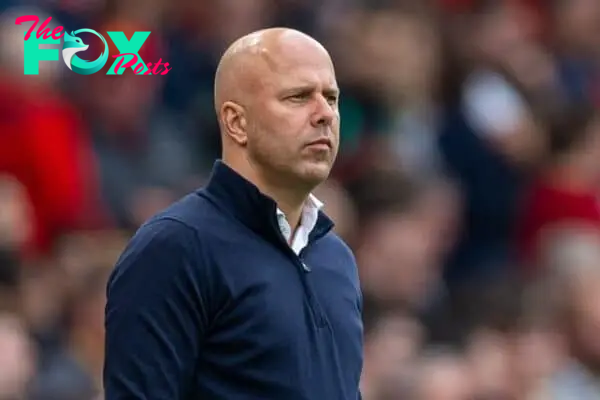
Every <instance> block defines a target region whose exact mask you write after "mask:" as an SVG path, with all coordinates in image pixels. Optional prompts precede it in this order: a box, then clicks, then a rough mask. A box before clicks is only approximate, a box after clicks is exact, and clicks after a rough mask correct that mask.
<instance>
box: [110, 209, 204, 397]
mask: <svg viewBox="0 0 600 400" xmlns="http://www.w3.org/2000/svg"><path fill="white" fill-rule="evenodd" d="M194 235H195V233H194V232H193V231H192V230H191V229H190V228H188V227H187V226H186V225H183V224H182V223H180V222H177V221H174V220H158V221H155V222H153V223H151V224H149V225H146V226H144V227H142V228H141V229H140V230H139V231H138V233H136V235H135V236H134V237H133V239H132V240H131V242H130V243H129V244H128V246H127V248H126V249H125V251H124V252H123V254H122V255H121V257H120V259H119V260H118V262H117V265H116V267H115V270H114V271H113V273H112V275H111V277H110V279H109V282H108V286H107V305H106V313H105V327H106V340H105V359H104V376H103V379H104V391H105V398H106V399H107V400H118V399H128V400H134V399H139V400H142V399H145V400H150V399H156V400H158V399H164V400H167V399H168V400H177V399H183V398H184V397H186V395H187V393H189V391H190V390H191V389H192V385H193V375H194V366H195V365H196V360H197V359H198V355H199V352H200V345H201V343H200V341H201V339H202V336H203V334H204V332H205V328H206V325H207V323H206V315H205V313H204V305H203V301H202V279H201V277H200V276H198V275H199V272H198V271H202V269H203V266H202V265H201V262H200V259H199V258H200V257H199V256H198V254H197V251H196V250H195V248H196V247H195V246H196V245H195V243H197V241H196V242H194V239H195V237H194Z"/></svg>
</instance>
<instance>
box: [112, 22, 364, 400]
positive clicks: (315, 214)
mask: <svg viewBox="0 0 600 400" xmlns="http://www.w3.org/2000/svg"><path fill="white" fill-rule="evenodd" d="M338 96H339V91H338V87H337V83H336V79H335V73H334V68H333V65H332V62H331V59H330V57H329V55H328V53H327V51H326V50H325V49H324V48H323V47H322V46H321V45H320V44H319V43H317V42H316V41H315V40H314V39H312V38H310V37H307V36H306V35H304V34H302V33H300V32H297V31H294V30H289V29H282V28H277V29H275V28H274V29H268V30H263V31H259V32H256V33H252V34H250V35H248V36H246V37H243V38H241V39H239V40H238V41H236V42H235V43H234V44H233V45H232V46H231V47H230V48H229V49H228V50H227V51H226V52H225V54H224V55H223V58H222V60H221V62H220V64H219V67H218V69H217V73H216V79H215V103H216V104H215V105H216V110H217V114H218V119H219V124H220V127H221V131H222V141H223V159H222V161H217V163H216V164H215V167H214V169H213V172H212V175H211V177H210V179H209V181H208V183H207V185H206V187H204V188H202V189H200V190H198V191H197V192H195V193H192V194H189V195H188V196H186V197H184V198H183V199H182V200H180V201H179V202H177V203H175V204H174V205H172V206H171V207H169V208H168V209H167V210H165V211H164V212H162V213H160V214H159V215H157V216H155V217H153V218H152V219H151V220H150V221H148V222H147V223H146V224H145V225H144V226H143V227H142V228H141V229H140V230H139V231H138V232H137V234H136V235H135V236H134V238H133V239H132V240H131V242H130V244H129V245H128V246H127V248H126V250H125V251H124V253H123V255H122V256H121V257H120V259H119V261H118V263H117V266H116V269H115V271H114V273H113V275H112V276H111V279H110V281H109V284H108V292H107V293H108V304H107V307H106V359H105V369H104V384H105V391H106V398H107V399H108V400H112V399H170V400H171V399H211V400H219V399H226V400H229V399H261V400H268V399H282V400H283V399H285V400H294V399H307V400H308V399H311V400H337V399H339V400H347V399H357V398H360V394H359V390H358V383H359V378H360V373H361V369H362V322H361V308H362V297H361V294H360V287H359V281H358V274H357V268H356V264H355V260H354V256H353V255H352V253H351V251H350V250H349V248H348V247H347V246H346V245H345V244H344V243H343V242H342V240H340V239H339V238H338V236H336V235H335V234H334V233H333V232H332V230H331V229H332V225H333V224H332V222H331V220H330V219H329V218H328V217H327V216H326V215H325V214H324V213H323V212H322V211H320V210H319V208H320V207H321V203H320V202H319V201H318V200H317V199H316V198H315V197H313V196H312V195H311V194H310V193H311V191H312V190H313V189H314V188H315V187H316V186H317V185H318V184H319V183H321V182H323V181H324V180H325V179H326V178H327V176H328V174H329V172H330V169H331V167H332V164H333V162H334V159H335V158H336V154H337V150H338V142H339V113H338Z"/></svg>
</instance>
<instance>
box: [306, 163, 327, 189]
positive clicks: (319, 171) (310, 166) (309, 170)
mask: <svg viewBox="0 0 600 400" xmlns="http://www.w3.org/2000/svg"><path fill="white" fill-rule="evenodd" d="M330 173H331V164H330V163H329V162H328V161H313V162H307V163H306V164H305V165H304V166H303V168H302V170H301V173H300V174H299V175H300V176H299V178H301V179H302V180H303V181H304V182H306V183H307V185H310V186H317V185H319V184H321V183H322V182H323V181H325V180H326V179H327V178H328V177H329V174H330Z"/></svg>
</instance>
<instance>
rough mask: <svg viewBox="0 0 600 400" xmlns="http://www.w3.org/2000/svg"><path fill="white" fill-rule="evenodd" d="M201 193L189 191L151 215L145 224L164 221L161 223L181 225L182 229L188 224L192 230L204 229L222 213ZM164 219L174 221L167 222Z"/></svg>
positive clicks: (199, 191)
mask: <svg viewBox="0 0 600 400" xmlns="http://www.w3.org/2000/svg"><path fill="white" fill-rule="evenodd" d="M201 193H202V192H201V190H198V191H195V192H192V193H188V194H187V195H185V196H183V197H182V198H180V199H179V200H177V201H176V202H174V203H173V204H171V205H170V206H168V207H167V208H165V209H164V210H162V211H160V212H159V213H157V214H156V215H154V216H153V217H151V218H150V219H149V220H148V221H146V223H145V224H144V225H154V224H156V223H157V222H159V221H162V222H160V223H159V224H164V225H172V226H173V227H176V226H178V225H180V229H184V228H183V226H186V227H188V228H190V229H192V230H196V231H200V230H202V228H203V227H205V226H206V225H207V223H210V222H211V220H214V219H215V218H219V216H220V214H221V213H220V212H219V210H218V208H216V207H215V206H214V204H213V203H211V202H210V201H209V200H208V199H207V198H206V197H204V196H202V195H201ZM164 221H173V222H172V223H167V222H164ZM177 222H178V223H179V224H177Z"/></svg>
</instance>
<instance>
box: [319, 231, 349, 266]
mask: <svg viewBox="0 0 600 400" xmlns="http://www.w3.org/2000/svg"><path fill="white" fill-rule="evenodd" d="M321 241H322V243H323V245H324V246H325V247H326V248H327V249H328V250H329V251H331V252H334V253H335V254H336V256H338V257H343V258H345V259H350V260H352V262H353V263H356V261H355V259H354V252H353V251H352V249H351V248H350V246H349V245H348V243H346V242H345V241H344V239H342V238H341V237H340V236H339V235H338V234H337V233H336V232H335V231H333V230H332V231H329V232H328V233H327V234H326V235H325V236H324V237H323V238H322V239H321Z"/></svg>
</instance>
